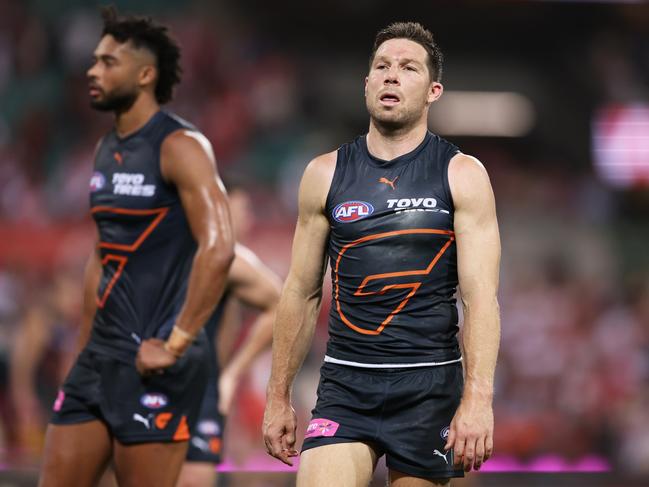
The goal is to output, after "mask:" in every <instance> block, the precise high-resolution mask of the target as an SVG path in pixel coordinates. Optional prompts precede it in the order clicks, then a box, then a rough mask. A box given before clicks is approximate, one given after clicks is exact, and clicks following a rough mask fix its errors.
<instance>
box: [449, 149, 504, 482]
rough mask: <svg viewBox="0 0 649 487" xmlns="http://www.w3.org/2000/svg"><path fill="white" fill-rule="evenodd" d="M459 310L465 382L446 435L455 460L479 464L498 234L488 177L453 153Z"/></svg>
mask: <svg viewBox="0 0 649 487" xmlns="http://www.w3.org/2000/svg"><path fill="white" fill-rule="evenodd" d="M449 183H450V186H451V192H452V195H453V201H454V204H455V236H456V239H457V261H458V276H459V284H460V292H461V295H462V305H463V309H464V325H463V331H462V335H463V348H464V363H465V376H466V384H465V388H464V394H463V397H462V402H461V404H460V407H459V408H458V411H457V413H456V415H455V418H454V420H453V424H452V426H451V432H450V434H449V443H448V444H447V447H449V448H450V446H451V444H453V443H454V450H455V457H456V462H459V461H460V459H461V458H462V457H463V458H464V468H465V469H466V470H470V469H471V467H472V466H474V467H475V468H476V469H478V468H480V466H481V464H482V462H483V461H484V460H486V459H488V458H489V456H491V453H492V449H493V412H492V400H493V383H494V372H495V368H496V358H497V356H498V346H499V343H500V318H499V309H498V298H497V293H498V270H499V264H500V237H499V233H498V222H497V220H496V207H495V201H494V196H493V191H492V189H491V184H490V182H489V177H488V175H487V172H486V170H485V169H484V167H483V166H482V164H481V163H480V162H479V161H478V160H477V159H475V158H473V157H469V156H466V155H463V154H459V155H457V156H455V157H454V158H453V160H452V161H451V164H450V165H449Z"/></svg>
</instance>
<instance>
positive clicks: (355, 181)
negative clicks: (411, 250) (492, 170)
mask: <svg viewBox="0 0 649 487" xmlns="http://www.w3.org/2000/svg"><path fill="white" fill-rule="evenodd" d="M333 194H334V197H333V198H332V199H331V200H330V202H329V205H328V211H329V214H328V219H329V222H330V226H331V229H332V232H333V233H334V235H335V236H337V237H339V238H341V239H344V240H354V239H357V238H363V237H364V236H366V235H368V234H374V233H379V232H392V231H401V230H406V229H412V228H439V229H443V230H452V216H453V208H452V204H451V202H449V201H448V197H447V194H448V192H447V191H445V189H444V181H443V180H442V178H441V177H440V176H439V175H436V174H433V173H426V172H421V171H419V172H417V171H406V170H401V171H399V170H394V171H381V170H377V169H375V168H372V170H365V171H364V173H363V174H360V175H359V174H356V175H355V177H354V178H349V179H347V180H343V181H342V182H341V185H340V187H339V188H338V191H335V192H334V193H333Z"/></svg>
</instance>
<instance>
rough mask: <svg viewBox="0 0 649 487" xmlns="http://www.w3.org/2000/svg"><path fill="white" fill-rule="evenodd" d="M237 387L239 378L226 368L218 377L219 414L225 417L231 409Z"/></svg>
mask: <svg viewBox="0 0 649 487" xmlns="http://www.w3.org/2000/svg"><path fill="white" fill-rule="evenodd" d="M238 386H239V377H238V376H237V374H235V373H234V372H233V371H232V370H231V369H229V368H226V369H225V370H224V371H223V373H221V376H220V377H219V412H220V413H221V414H222V415H224V416H227V415H228V414H229V413H230V408H231V407H232V401H233V400H234V395H235V393H236V392H237V387H238Z"/></svg>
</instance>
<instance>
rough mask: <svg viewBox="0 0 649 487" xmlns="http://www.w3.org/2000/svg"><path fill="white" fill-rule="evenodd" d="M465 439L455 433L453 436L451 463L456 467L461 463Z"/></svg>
mask: <svg viewBox="0 0 649 487" xmlns="http://www.w3.org/2000/svg"><path fill="white" fill-rule="evenodd" d="M465 443H466V439H465V438H464V437H463V436H460V435H457V437H456V438H455V444H454V446H453V465H454V466H455V467H456V468H459V467H460V465H462V461H463V459H464V444H465Z"/></svg>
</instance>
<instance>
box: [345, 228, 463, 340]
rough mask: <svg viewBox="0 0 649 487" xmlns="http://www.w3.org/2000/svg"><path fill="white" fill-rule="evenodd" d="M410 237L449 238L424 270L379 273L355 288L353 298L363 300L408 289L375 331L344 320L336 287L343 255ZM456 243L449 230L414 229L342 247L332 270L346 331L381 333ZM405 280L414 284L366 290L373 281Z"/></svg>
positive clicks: (394, 232)
mask: <svg viewBox="0 0 649 487" xmlns="http://www.w3.org/2000/svg"><path fill="white" fill-rule="evenodd" d="M413 234H434V235H442V236H444V235H446V236H448V240H447V241H446V243H445V244H444V245H442V248H441V249H440V250H439V251H438V252H437V253H436V254H435V255H434V256H433V259H432V260H431V261H430V263H429V264H428V265H427V266H426V267H425V268H424V269H413V270H404V271H398V272H385V273H380V274H372V275H369V276H366V277H365V278H364V279H363V281H362V282H361V284H360V285H359V286H358V288H356V291H355V292H354V294H353V295H354V296H356V297H363V296H372V295H377V294H378V295H382V294H385V293H386V292H388V291H390V290H394V289H410V291H409V292H408V294H406V296H405V297H404V298H403V299H402V300H401V301H400V302H399V303H398V305H397V306H396V308H394V309H393V310H392V311H391V312H390V313H389V314H388V316H387V318H385V319H384V320H383V322H381V323H380V324H378V325H377V327H376V328H375V329H368V328H363V327H361V326H359V325H357V324H354V323H352V322H351V321H350V320H349V319H348V318H347V316H345V313H344V312H343V310H342V307H341V305H340V299H339V298H340V286H339V282H338V281H339V268H340V262H341V260H342V258H343V256H344V255H345V253H346V252H347V251H348V250H349V249H351V248H353V247H355V246H357V245H359V244H362V243H366V242H369V241H372V240H379V239H383V238H389V237H400V236H402V235H413ZM454 240H455V234H454V233H453V232H452V231H450V230H436V229H431V228H416V229H412V230H395V231H392V232H385V233H377V234H374V235H368V236H366V237H363V238H359V239H358V240H354V241H353V242H351V243H349V244H347V245H345V246H344V247H343V248H342V249H341V250H340V252H339V253H338V258H337V259H336V265H335V268H334V270H333V272H334V276H335V277H334V300H335V302H336V310H337V311H338V315H339V316H340V319H341V320H342V321H343V323H345V324H346V325H347V326H348V327H350V328H351V329H352V330H354V331H357V332H358V333H362V334H364V335H378V334H380V333H381V332H382V331H383V329H384V328H385V327H386V326H387V325H389V324H390V322H391V321H392V319H393V318H394V317H395V316H396V315H398V314H399V313H400V312H401V311H402V310H403V308H404V307H405V306H406V304H408V301H410V299H411V298H412V297H413V296H414V295H415V294H416V293H417V291H418V290H419V288H420V287H421V285H422V282H421V280H422V278H424V277H425V276H427V275H428V274H430V273H431V271H432V270H433V268H434V267H435V265H436V264H437V262H438V261H439V259H440V258H441V257H442V255H444V252H446V250H447V249H448V248H449V247H450V246H451V244H452V243H453V241H454ZM406 276H412V277H413V281H412V282H405V283H404V282H400V283H398V284H386V285H384V286H383V287H382V288H380V289H379V290H377V291H367V287H368V285H369V284H370V283H372V282H375V281H388V280H390V279H396V278H403V277H406Z"/></svg>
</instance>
